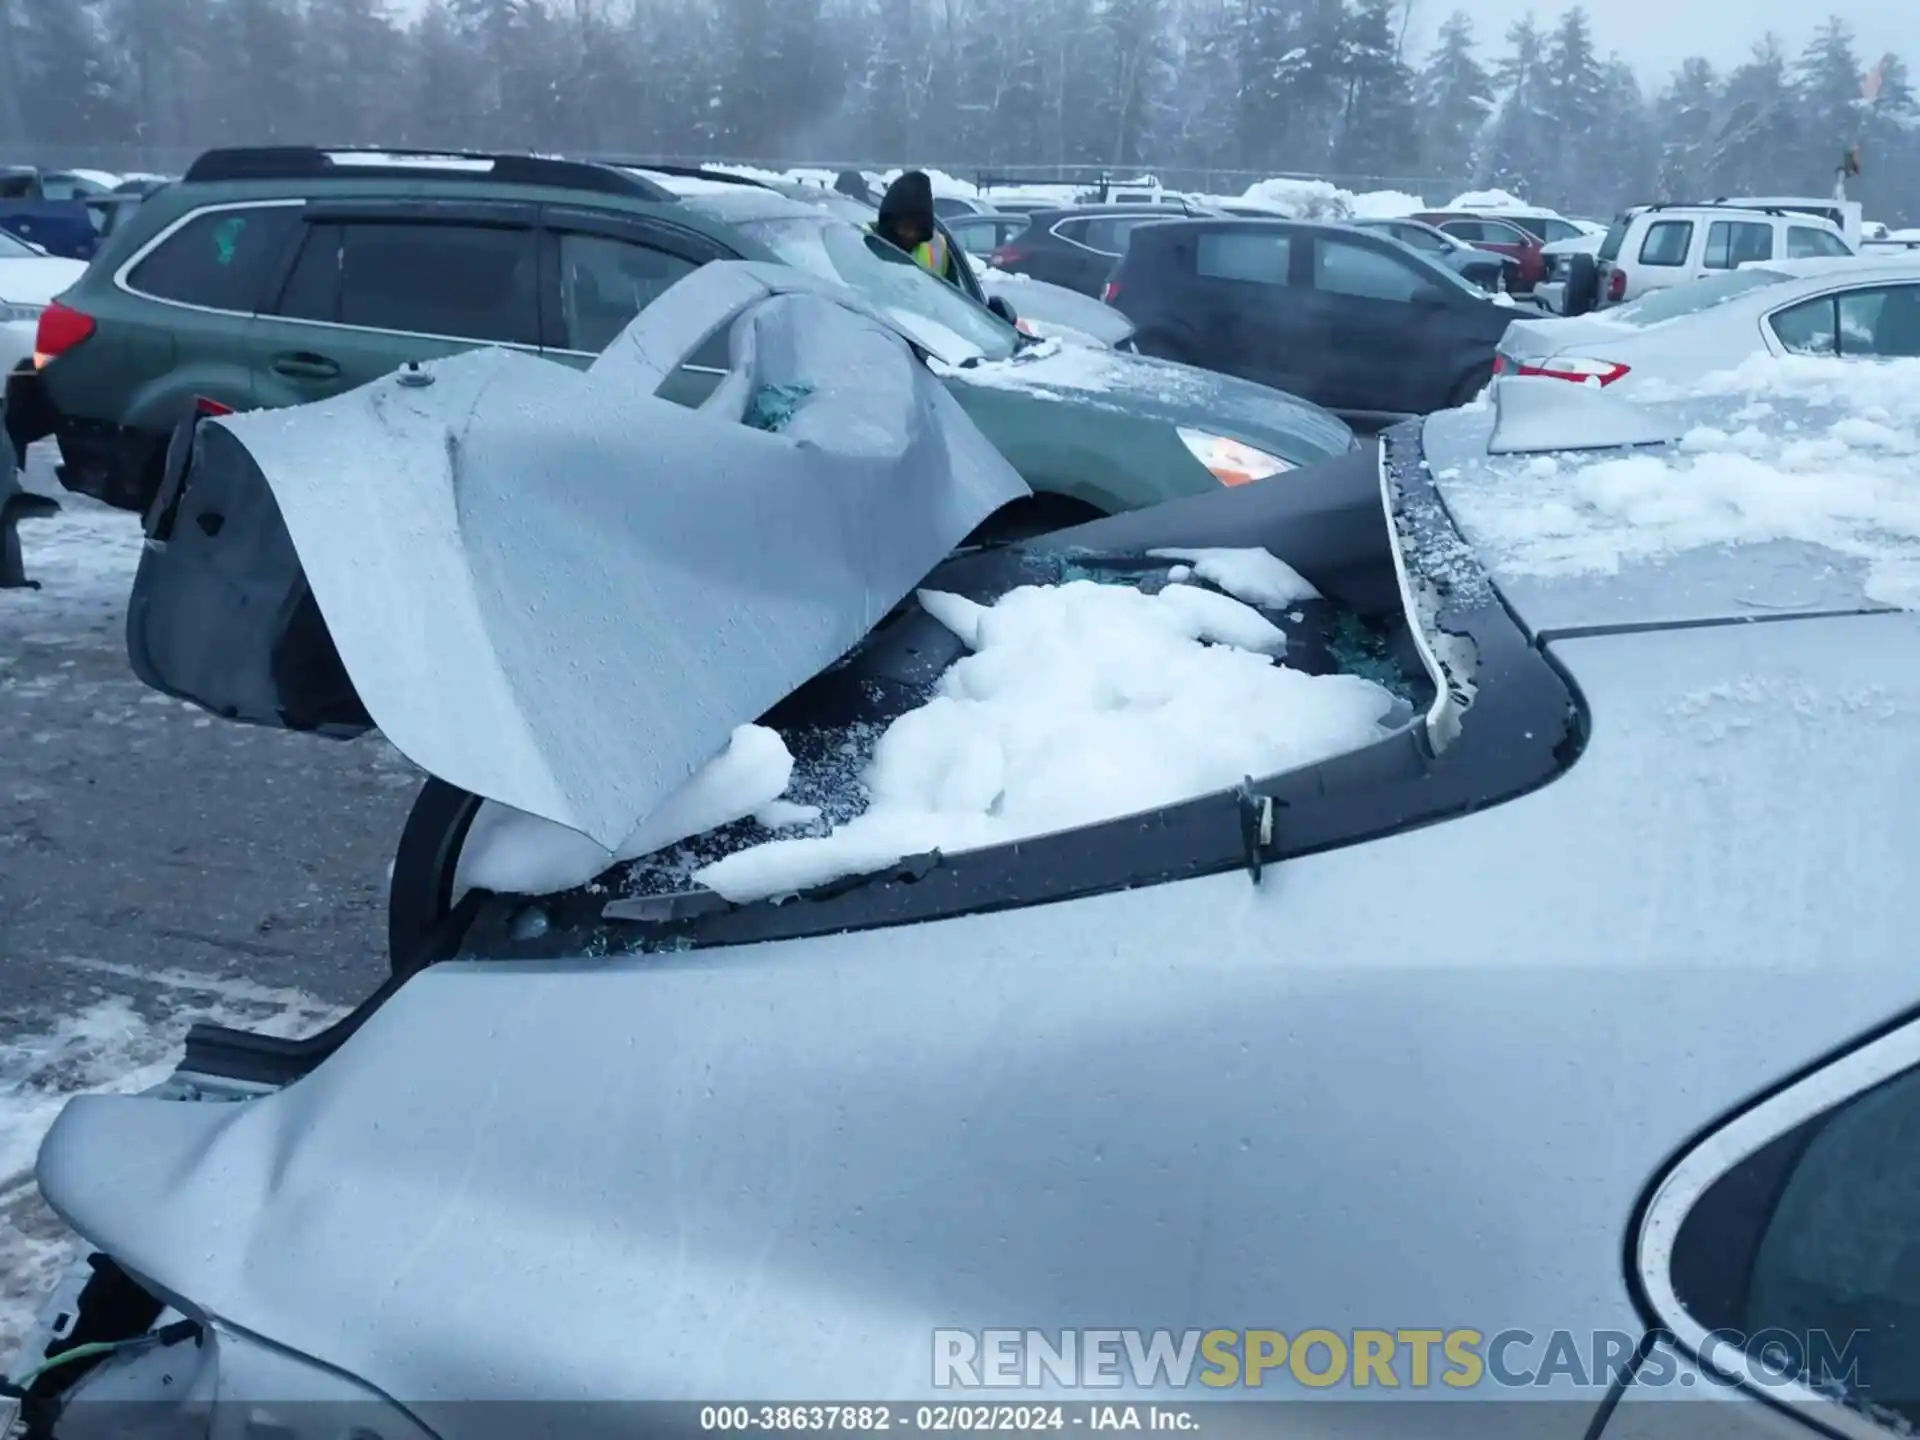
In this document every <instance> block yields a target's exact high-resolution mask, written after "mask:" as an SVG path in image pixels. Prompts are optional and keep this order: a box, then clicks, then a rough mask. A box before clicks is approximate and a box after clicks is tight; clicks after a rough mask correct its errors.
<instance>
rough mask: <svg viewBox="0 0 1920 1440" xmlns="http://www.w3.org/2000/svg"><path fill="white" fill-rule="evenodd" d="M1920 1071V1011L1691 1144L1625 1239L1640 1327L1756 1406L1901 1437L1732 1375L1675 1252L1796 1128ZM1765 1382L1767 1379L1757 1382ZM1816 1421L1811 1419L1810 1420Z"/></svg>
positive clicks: (1826, 1399) (1748, 1367)
mask: <svg viewBox="0 0 1920 1440" xmlns="http://www.w3.org/2000/svg"><path fill="white" fill-rule="evenodd" d="M1916 1066H1920V1010H1909V1011H1907V1012H1906V1013H1905V1014H1903V1015H1899V1016H1896V1017H1894V1018H1893V1019H1891V1020H1889V1021H1887V1022H1886V1023H1885V1024H1883V1025H1881V1026H1879V1027H1878V1028H1876V1029H1875V1030H1873V1031H1870V1032H1868V1034H1867V1035H1865V1036H1863V1037H1860V1038H1857V1039H1855V1040H1851V1041H1848V1042H1846V1044H1844V1045H1842V1046H1840V1047H1838V1048H1837V1049H1835V1050H1833V1051H1830V1052H1829V1053H1828V1054H1826V1055H1824V1056H1821V1057H1820V1058H1818V1059H1815V1060H1814V1061H1812V1062H1811V1063H1809V1064H1807V1065H1804V1066H1802V1067H1801V1068H1800V1069H1799V1070H1797V1071H1795V1072H1794V1073H1793V1074H1791V1075H1789V1076H1787V1077H1786V1078H1785V1079H1783V1080H1780V1081H1778V1082H1777V1083H1776V1084H1774V1085H1773V1086H1772V1087H1771V1088H1770V1089H1768V1090H1767V1091H1765V1092H1763V1093H1762V1094H1761V1095H1760V1096H1758V1097H1756V1098H1755V1099H1753V1100H1750V1101H1746V1102H1743V1104H1742V1105H1741V1106H1740V1107H1739V1108H1737V1109H1735V1110H1734V1111H1732V1112H1730V1113H1729V1114H1727V1115H1723V1116H1721V1117H1720V1118H1719V1119H1717V1120H1715V1121H1713V1122H1712V1123H1710V1124H1709V1125H1707V1126H1706V1127H1704V1128H1703V1129H1702V1130H1701V1131H1699V1132H1697V1133H1696V1134H1695V1135H1694V1136H1692V1137H1691V1138H1690V1139H1689V1140H1688V1141H1687V1142H1686V1143H1685V1144H1684V1145H1682V1147H1681V1148H1680V1150H1679V1151H1678V1152H1677V1153H1676V1155H1675V1156H1674V1157H1673V1158H1671V1159H1670V1160H1669V1162H1668V1164H1667V1165H1666V1166H1665V1167H1663V1169H1662V1170H1661V1172H1660V1173H1659V1174H1658V1175H1657V1176H1656V1177H1655V1179H1654V1181H1653V1183H1652V1184H1651V1185H1649V1186H1648V1187H1647V1189H1646V1191H1645V1192H1644V1193H1643V1194H1642V1195H1641V1197H1640V1201H1639V1203H1638V1204H1637V1205H1636V1206H1635V1214H1634V1217H1633V1219H1632V1221H1631V1222H1630V1223H1629V1226H1628V1231H1627V1257H1626V1258H1627V1275H1628V1279H1629V1282H1630V1288H1631V1290H1632V1292H1633V1300H1634V1304H1635V1305H1636V1307H1637V1308H1638V1309H1639V1310H1640V1312H1641V1315H1642V1318H1643V1319H1645V1320H1646V1321H1647V1323H1648V1324H1649V1325H1650V1326H1651V1327H1653V1328H1654V1329H1656V1330H1658V1331H1661V1332H1663V1333H1664V1334H1665V1336H1666V1337H1667V1339H1668V1340H1669V1341H1670V1343H1671V1344H1672V1345H1673V1346H1674V1348H1675V1349H1677V1350H1679V1351H1680V1352H1681V1353H1682V1354H1683V1355H1685V1356H1686V1357H1687V1358H1688V1359H1689V1360H1691V1361H1692V1362H1693V1363H1695V1364H1696V1365H1698V1366H1699V1367H1700V1368H1701V1369H1702V1370H1704V1371H1707V1372H1709V1373H1713V1374H1717V1375H1719V1376H1720V1377H1721V1378H1723V1379H1726V1380H1731V1381H1733V1382H1735V1383H1737V1384H1738V1385H1740V1387H1741V1393H1742V1394H1743V1395H1747V1396H1750V1397H1752V1398H1754V1399H1758V1400H1760V1401H1762V1402H1764V1403H1766V1404H1768V1405H1770V1406H1772V1407H1774V1408H1776V1409H1778V1410H1780V1411H1783V1412H1785V1413H1788V1414H1790V1415H1792V1416H1793V1418H1794V1419H1796V1420H1799V1421H1800V1422H1801V1423H1803V1424H1805V1423H1807V1422H1808V1421H1809V1420H1810V1419H1813V1418H1815V1417H1817V1423H1818V1424H1820V1425H1822V1426H1824V1427H1825V1428H1827V1429H1829V1430H1831V1431H1833V1432H1835V1433H1837V1434H1840V1435H1843V1436H1847V1437H1850V1440H1853V1437H1857V1440H1888V1437H1889V1436H1891V1435H1893V1434H1894V1433H1895V1432H1894V1431H1893V1430H1892V1429H1890V1428H1889V1427H1888V1426H1886V1425H1884V1424H1881V1423H1879V1422H1877V1421H1875V1420H1873V1419H1871V1418H1869V1417H1868V1416H1867V1415H1865V1414H1864V1413H1862V1412H1861V1411H1859V1410H1857V1409H1855V1408H1853V1407H1852V1406H1849V1405H1846V1404H1843V1403H1842V1402H1840V1401H1838V1400H1836V1399H1834V1398H1833V1397H1832V1396H1830V1395H1826V1394H1824V1393H1822V1392H1820V1391H1818V1390H1815V1389H1813V1388H1812V1387H1810V1386H1807V1385H1803V1384H1801V1383H1800V1382H1799V1381H1798V1380H1789V1379H1786V1378H1785V1377H1782V1376H1779V1375H1777V1374H1775V1373H1772V1372H1763V1371H1762V1370H1761V1368H1760V1367H1759V1366H1758V1365H1757V1364H1756V1363H1755V1362H1754V1360H1753V1359H1752V1358H1751V1357H1749V1356H1746V1355H1744V1354H1743V1355H1741V1356H1740V1357H1739V1368H1738V1369H1732V1368H1730V1366H1731V1365H1732V1363H1733V1360H1734V1356H1733V1353H1732V1351H1731V1347H1728V1346H1725V1345H1721V1346H1717V1347H1714V1349H1713V1355H1714V1358H1715V1361H1716V1362H1718V1363H1709V1362H1708V1360H1707V1358H1706V1355H1705V1351H1706V1349H1707V1346H1706V1344H1705V1342H1706V1341H1707V1339H1708V1338H1709V1336H1710V1335H1711V1333H1712V1332H1711V1331H1710V1330H1709V1328H1708V1327H1707V1326H1705V1325H1703V1324H1702V1323H1701V1322H1700V1321H1699V1320H1696V1319H1695V1318H1694V1317H1693V1316H1692V1315H1691V1314H1690V1313H1689V1312H1688V1310H1687V1308H1686V1306H1685V1305H1684V1304H1683V1303H1682V1302H1681V1300H1680V1296H1679V1294H1678V1292H1677V1290H1676V1288H1675V1286H1674V1282H1673V1259H1674V1246H1675V1242H1676V1241H1677V1240H1678V1238H1679V1236H1680V1233H1681V1228H1682V1226H1683V1224H1684V1223H1685V1221H1686V1218H1687V1215H1688V1214H1689V1212H1691V1211H1692V1210H1693V1209H1694V1207H1695V1206H1696V1205H1697V1204H1699V1203H1700V1201H1701V1200H1702V1199H1703V1198H1704V1197H1705V1196H1706V1194H1707V1193H1708V1192H1709V1191H1710V1190H1712V1189H1713V1188H1714V1187H1715V1186H1717V1185H1718V1184H1719V1183H1720V1182H1721V1181H1722V1180H1723V1179H1725V1178H1726V1177H1727V1176H1728V1175H1730V1174H1731V1173H1732V1172H1733V1171H1734V1170H1736V1169H1738V1168H1739V1167H1740V1166H1741V1165H1743V1164H1745V1163H1746V1162H1747V1161H1748V1160H1751V1159H1752V1158H1754V1157H1755V1156H1756V1155H1759V1154H1760V1153H1761V1152H1762V1151H1764V1150H1765V1149H1767V1148H1768V1147H1769V1146H1771V1145H1775V1144H1777V1143H1779V1142H1781V1141H1784V1140H1786V1139H1787V1138H1788V1137H1789V1136H1791V1135H1793V1134H1794V1132H1795V1131H1797V1130H1798V1129H1800V1127H1802V1126H1804V1125H1807V1124H1809V1123H1810V1122H1812V1121H1816V1120H1818V1119H1820V1118H1821V1117H1822V1116H1824V1115H1828V1114H1831V1113H1833V1112H1835V1111H1837V1110H1839V1109H1840V1108H1842V1107H1843V1106H1845V1105H1847V1104H1849V1103H1851V1102H1852V1101H1854V1100H1856V1099H1858V1098H1859V1097H1861V1096H1863V1095H1865V1094H1866V1093H1867V1092H1868V1091H1870V1090H1872V1089H1874V1088H1875V1087H1877V1086H1879V1085H1882V1084H1885V1083H1886V1082H1888V1081H1890V1080H1893V1079H1896V1078H1898V1077H1899V1076H1900V1075H1902V1074H1904V1073H1906V1072H1907V1071H1909V1070H1912V1069H1914V1068H1915V1067H1916ZM1762 1373H1765V1375H1766V1378H1765V1379H1764V1380H1761V1379H1757V1378H1756V1377H1757V1376H1759V1375H1761V1374H1762ZM1809 1412H1811V1414H1810V1413H1809Z"/></svg>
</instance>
